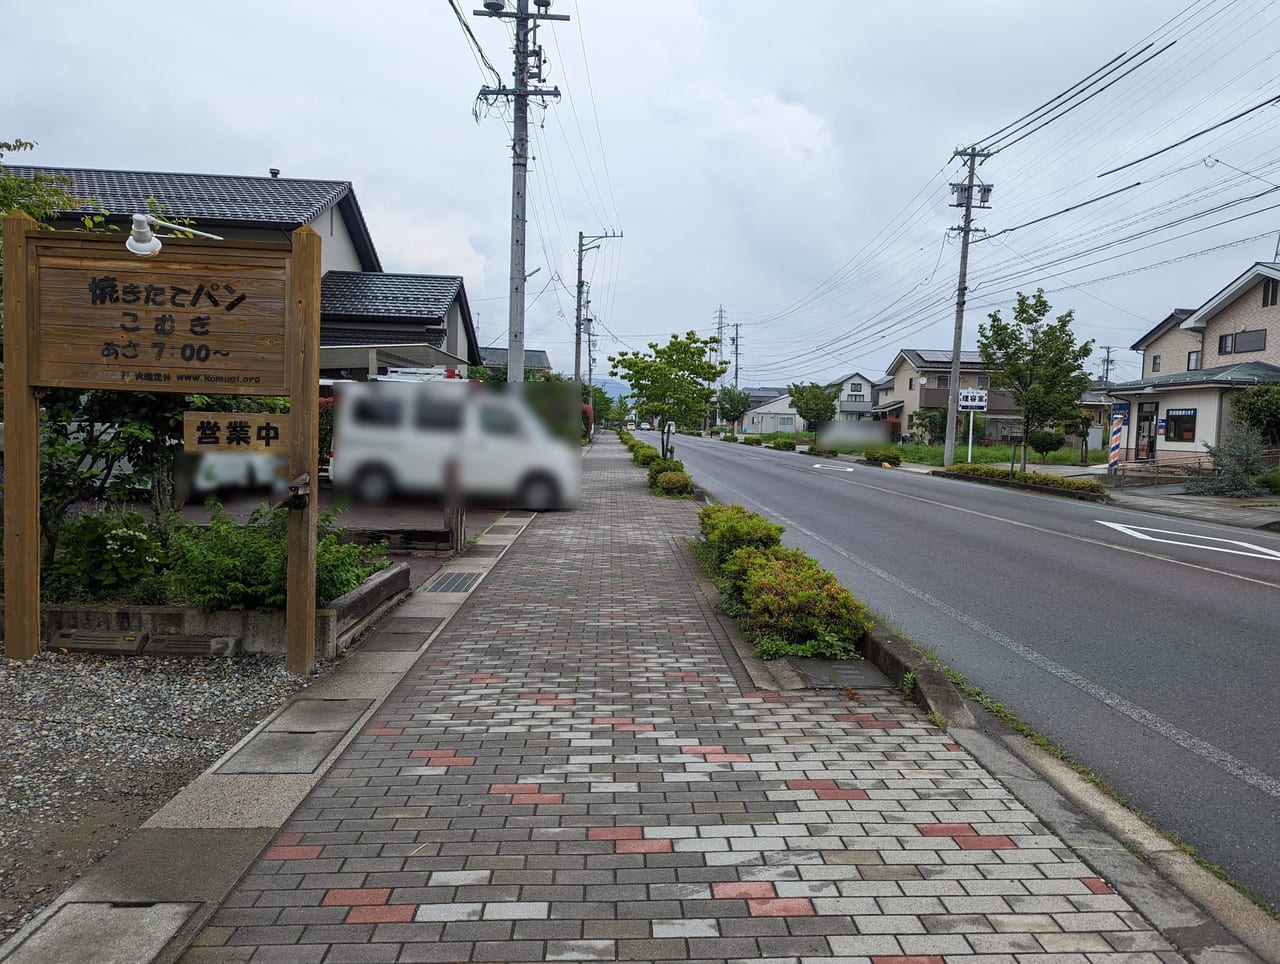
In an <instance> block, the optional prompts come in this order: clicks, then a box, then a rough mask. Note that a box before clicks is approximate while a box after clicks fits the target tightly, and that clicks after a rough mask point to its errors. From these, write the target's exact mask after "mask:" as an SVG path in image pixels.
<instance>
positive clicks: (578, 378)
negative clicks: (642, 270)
mask: <svg viewBox="0 0 1280 964" xmlns="http://www.w3.org/2000/svg"><path fill="white" fill-rule="evenodd" d="M620 237H622V232H621V231H619V232H618V233H617V234H614V233H613V232H612V231H606V232H605V233H604V234H583V233H582V232H581V231H579V232H578V294H577V301H578V306H577V312H576V314H575V316H574V317H575V321H574V325H573V383H574V384H575V385H577V386H578V391H579V392H581V391H582V304H583V300H582V296H583V281H582V260H583V258H585V257H586V254H587V252H588V251H595V250H596V249H597V248H599V247H600V245H599V244H596V242H597V241H608V240H610V239H611V238H620ZM590 353H591V346H590V345H588V346H587V354H588V356H589V355H590ZM587 360H588V362H590V358H589V357H588V359H587Z"/></svg>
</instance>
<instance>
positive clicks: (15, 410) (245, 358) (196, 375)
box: [4, 213, 320, 673]
mask: <svg viewBox="0 0 1280 964" xmlns="http://www.w3.org/2000/svg"><path fill="white" fill-rule="evenodd" d="M291 241H292V243H291V244H266V243H246V242H222V241H213V242H210V241H198V242H197V241H185V240H180V239H172V240H166V241H165V245H164V248H163V250H162V251H161V253H160V254H159V256H158V257H156V258H154V259H142V258H139V257H138V256H136V255H134V254H132V253H130V252H128V251H127V250H125V247H124V242H123V240H122V238H121V236H120V235H98V234H83V233H79V232H60V231H53V232H47V231H38V230H36V224H35V222H34V221H32V220H31V219H30V218H29V217H27V216H26V215H25V214H21V213H18V214H12V215H9V216H7V217H6V218H5V219H4V281H5V285H4V298H5V302H4V306H5V331H4V349H5V351H4V356H5V363H6V364H5V368H6V371H5V429H6V432H5V434H6V449H7V451H6V466H5V468H6V478H5V490H6V491H5V507H4V515H5V535H4V540H5V562H6V565H5V601H6V606H5V634H4V635H5V654H6V655H7V656H9V657H10V658H25V657H29V656H33V655H35V654H36V653H37V652H38V651H39V646H40V609H39V601H40V581H39V570H40V566H39V563H40V546H39V525H38V523H39V494H40V493H39V480H40V466H39V445H38V437H37V432H38V425H39V410H38V407H37V404H36V398H35V389H37V388H45V387H51V388H82V389H98V390H103V389H105V390H112V391H133V392H167V393H176V394H206V395H208V394H213V395H226V394H230V395H275V396H278V395H287V396H289V398H290V399H291V414H290V416H289V419H288V423H289V433H288V437H287V445H288V450H289V452H290V474H291V476H293V477H295V478H299V479H300V478H303V477H305V478H306V479H307V480H308V481H309V480H312V479H314V478H315V473H316V460H317V456H318V451H317V448H318V442H317V436H318V411H319V399H318V390H319V389H318V382H319V342H320V238H319V235H317V234H316V233H315V232H314V231H312V230H311V229H310V228H305V227H304V228H300V229H298V230H297V231H295V232H294V233H293V235H292V238H291ZM282 447H283V446H282ZM307 501H308V503H309V505H308V508H306V509H301V510H297V511H295V512H294V513H293V514H292V515H291V517H290V524H289V563H288V564H289V576H290V582H289V587H288V602H287V605H288V615H287V617H286V624H287V626H288V629H287V633H286V635H287V639H286V653H287V655H286V662H287V665H288V667H289V669H290V670H291V671H293V672H302V673H306V672H310V670H311V668H312V666H313V664H314V653H315V641H314V636H315V633H314V627H315V520H316V512H315V504H314V500H312V499H308V500H307ZM304 526H306V527H309V532H310V534H309V536H308V535H307V533H304V532H302V531H300V530H301V529H302V528H303V527H304ZM303 610H305V612H304V611H303ZM304 637H305V638H304Z"/></svg>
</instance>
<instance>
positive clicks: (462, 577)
mask: <svg viewBox="0 0 1280 964" xmlns="http://www.w3.org/2000/svg"><path fill="white" fill-rule="evenodd" d="M479 578H480V573H478V572H446V573H445V574H444V575H443V576H441V577H440V578H438V579H436V580H435V581H434V582H433V583H431V585H429V586H427V587H426V590H425V591H426V592H467V591H469V590H470V589H471V587H472V586H474V585H475V584H476V582H477V581H478V580H479Z"/></svg>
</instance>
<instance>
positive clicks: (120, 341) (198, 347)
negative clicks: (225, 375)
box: [89, 275, 247, 365]
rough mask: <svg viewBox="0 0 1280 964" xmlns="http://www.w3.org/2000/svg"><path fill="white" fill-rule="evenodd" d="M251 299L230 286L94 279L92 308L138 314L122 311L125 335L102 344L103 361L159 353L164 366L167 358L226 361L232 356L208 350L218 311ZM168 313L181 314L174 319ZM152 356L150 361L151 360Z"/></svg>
mask: <svg viewBox="0 0 1280 964" xmlns="http://www.w3.org/2000/svg"><path fill="white" fill-rule="evenodd" d="M246 298H247V295H244V294H239V293H237V292H236V290H235V288H234V287H232V285H230V284H228V283H227V282H221V283H219V282H216V281H211V282H209V283H208V284H205V283H203V282H202V283H199V284H197V285H196V286H195V288H194V289H192V288H184V287H182V286H181V285H157V284H140V283H137V282H129V281H126V282H120V281H118V280H117V279H116V277H115V276H114V275H95V276H94V277H93V279H92V280H91V281H90V282H89V299H90V301H89V303H90V304H91V305H108V304H112V305H114V304H121V305H132V306H137V308H138V309H139V310H138V311H130V310H125V309H122V310H121V312H120V315H121V320H120V322H119V328H120V332H121V334H119V335H114V337H112V338H109V339H107V340H106V341H104V342H103V343H102V357H103V358H112V359H114V358H123V359H126V360H128V361H133V360H134V359H137V358H138V357H139V353H141V352H155V356H154V357H155V360H156V361H161V360H163V359H164V358H165V355H166V353H169V357H170V359H171V360H172V358H173V356H174V355H175V354H176V355H177V357H178V359H180V360H181V361H184V362H190V363H194V364H196V365H203V364H204V363H205V362H207V361H209V359H210V358H213V357H216V356H222V357H226V356H228V355H230V354H231V352H229V351H227V350H225V349H219V348H210V347H209V345H208V343H207V342H204V341H197V340H196V339H202V338H207V337H208V336H209V334H210V332H211V326H212V325H213V324H214V318H215V315H214V314H213V312H214V311H216V310H218V309H221V310H222V311H228V312H229V311H235V309H236V308H238V307H239V306H240V305H241V304H242V303H243V302H244V301H245V299H246ZM168 309H177V310H178V311H181V312H183V314H182V316H181V317H179V316H178V315H175V314H174V313H172V312H171V311H169V310H168ZM148 357H150V356H148Z"/></svg>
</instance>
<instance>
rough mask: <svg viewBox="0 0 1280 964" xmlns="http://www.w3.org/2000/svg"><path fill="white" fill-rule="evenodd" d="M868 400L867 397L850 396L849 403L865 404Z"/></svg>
mask: <svg viewBox="0 0 1280 964" xmlns="http://www.w3.org/2000/svg"><path fill="white" fill-rule="evenodd" d="M866 400H867V396H866V395H850V396H849V401H851V402H865V401H866Z"/></svg>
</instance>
